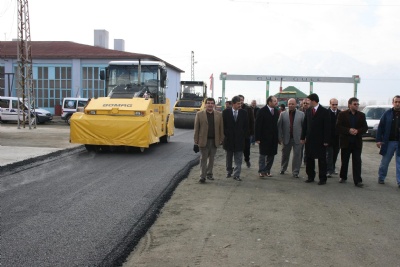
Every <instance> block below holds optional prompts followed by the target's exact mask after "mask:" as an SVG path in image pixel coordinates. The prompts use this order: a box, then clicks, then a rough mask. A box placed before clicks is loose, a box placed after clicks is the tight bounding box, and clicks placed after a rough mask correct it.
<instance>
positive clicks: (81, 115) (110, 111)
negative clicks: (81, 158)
mask: <svg viewBox="0 0 400 267" xmlns="http://www.w3.org/2000/svg"><path fill="white" fill-rule="evenodd" d="M100 79H101V80H105V81H106V82H105V84H106V95H107V97H99V98H93V99H90V100H89V101H88V104H87V105H86V107H84V108H83V110H78V112H76V113H74V114H73V115H72V117H71V131H70V142H71V143H78V144H84V145H85V147H86V149H87V150H88V151H95V152H98V151H108V150H111V151H113V150H116V149H119V148H123V149H125V150H128V151H129V150H132V149H133V148H137V149H139V150H140V151H142V152H143V151H144V150H145V149H146V148H148V147H149V146H150V145H151V144H155V143H159V142H161V143H168V142H169V139H170V136H173V135H174V115H173V113H171V112H170V108H169V107H170V102H169V99H167V98H166V94H165V87H166V79H167V69H166V66H165V64H164V63H163V62H158V61H111V62H110V63H109V65H108V67H107V68H105V70H102V71H101V72H100Z"/></svg>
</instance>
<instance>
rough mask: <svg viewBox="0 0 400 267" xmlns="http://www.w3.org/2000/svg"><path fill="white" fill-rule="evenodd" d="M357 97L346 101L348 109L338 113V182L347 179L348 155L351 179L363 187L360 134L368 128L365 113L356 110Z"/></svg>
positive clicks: (356, 184)
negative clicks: (350, 163) (339, 161)
mask: <svg viewBox="0 0 400 267" xmlns="http://www.w3.org/2000/svg"><path fill="white" fill-rule="evenodd" d="M359 105H360V104H359V102H358V99H357V98H355V97H352V98H350V99H349V101H348V106H349V109H348V110H346V111H342V112H340V113H339V116H338V119H337V124H336V129H337V131H338V132H339V139H340V149H341V159H342V166H341V168H340V179H339V183H345V182H346V180H347V171H348V168H349V159H350V155H352V156H351V160H352V166H353V181H354V185H355V186H357V187H363V183H362V178H361V152H362V146H363V140H362V136H363V134H364V133H366V132H367V130H368V125H367V120H366V119H365V114H364V113H362V112H361V111H358V107H359Z"/></svg>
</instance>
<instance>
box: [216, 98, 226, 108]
mask: <svg viewBox="0 0 400 267" xmlns="http://www.w3.org/2000/svg"><path fill="white" fill-rule="evenodd" d="M226 101H228V98H227V97H225V103H226ZM215 110H218V111H222V97H220V96H219V97H218V101H217V103H216V104H215Z"/></svg>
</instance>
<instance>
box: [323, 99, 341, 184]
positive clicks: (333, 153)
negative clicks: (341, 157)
mask: <svg viewBox="0 0 400 267" xmlns="http://www.w3.org/2000/svg"><path fill="white" fill-rule="evenodd" d="M329 106H330V108H329V109H328V111H329V115H330V118H331V141H330V142H329V145H328V147H327V148H326V164H327V174H326V176H327V177H328V178H330V177H332V175H333V174H338V173H337V172H336V160H337V157H338V154H339V150H340V147H339V133H338V132H337V131H336V121H337V118H338V116H339V112H340V110H338V100H337V99H336V98H332V99H331V100H329Z"/></svg>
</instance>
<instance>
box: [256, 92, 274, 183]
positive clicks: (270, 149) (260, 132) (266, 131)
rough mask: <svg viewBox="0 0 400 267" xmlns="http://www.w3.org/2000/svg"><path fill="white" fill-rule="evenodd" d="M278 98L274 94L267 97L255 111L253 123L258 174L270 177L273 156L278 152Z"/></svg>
mask: <svg viewBox="0 0 400 267" xmlns="http://www.w3.org/2000/svg"><path fill="white" fill-rule="evenodd" d="M277 105H278V100H277V98H276V97H275V96H270V97H268V98H267V105H266V106H265V107H263V108H261V109H260V110H259V111H258V112H257V117H256V124H255V139H256V143H257V144H258V145H259V146H258V148H259V151H260V156H259V159H258V176H259V177H260V178H262V177H265V176H267V177H271V176H272V174H271V168H272V164H273V163H274V157H275V155H276V154H277V153H278V118H279V111H278V109H276V106H277Z"/></svg>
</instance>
